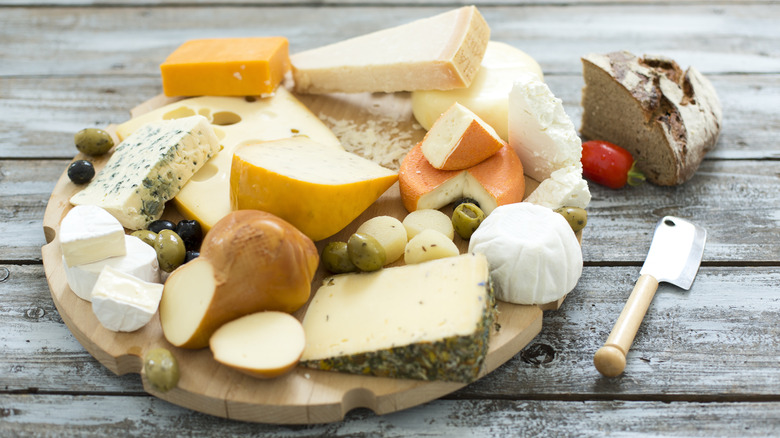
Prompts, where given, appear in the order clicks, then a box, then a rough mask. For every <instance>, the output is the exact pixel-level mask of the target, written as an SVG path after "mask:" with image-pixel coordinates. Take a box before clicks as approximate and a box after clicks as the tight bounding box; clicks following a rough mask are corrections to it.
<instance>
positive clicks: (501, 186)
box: [398, 144, 525, 214]
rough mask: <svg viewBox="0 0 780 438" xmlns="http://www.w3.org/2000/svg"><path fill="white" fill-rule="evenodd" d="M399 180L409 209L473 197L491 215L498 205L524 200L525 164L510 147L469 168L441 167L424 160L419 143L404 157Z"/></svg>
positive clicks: (413, 209) (439, 205) (505, 147)
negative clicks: (451, 168)
mask: <svg viewBox="0 0 780 438" xmlns="http://www.w3.org/2000/svg"><path fill="white" fill-rule="evenodd" d="M398 181H399V187H400V189H401V200H402V201H403V203H404V207H406V209H407V210H408V211H410V212H411V211H415V210H418V209H423V208H432V209H438V208H441V207H444V206H445V205H447V204H449V203H451V202H453V201H457V200H459V199H462V198H472V199H474V200H476V201H477V202H478V203H479V206H480V208H481V209H482V211H484V212H485V214H490V212H491V211H493V209H495V208H496V207H497V206H499V205H503V204H510V203H513V202H520V201H522V200H523V195H524V194H525V178H524V177H523V165H522V163H521V162H520V159H519V158H518V157H517V154H515V152H514V151H513V150H512V149H511V148H510V147H509V146H504V147H503V148H501V149H500V150H499V151H498V152H496V153H495V154H493V156H491V157H490V158H488V159H487V160H485V161H483V162H481V163H479V164H477V165H476V166H474V167H471V168H469V169H466V170H439V169H436V168H434V167H433V166H431V164H430V163H429V162H428V160H426V159H425V156H424V155H423V153H422V148H421V146H420V144H417V146H415V147H414V148H412V150H411V151H409V153H408V154H406V157H404V161H403V162H402V163H401V169H400V171H399V173H398Z"/></svg>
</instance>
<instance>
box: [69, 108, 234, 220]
mask: <svg viewBox="0 0 780 438" xmlns="http://www.w3.org/2000/svg"><path fill="white" fill-rule="evenodd" d="M218 151H219V140H218V139H217V136H216V134H215V133H214V129H213V128H212V127H211V125H210V124H209V122H208V120H207V119H206V118H205V117H203V116H200V115H197V116H191V117H185V118H182V119H175V120H168V121H163V122H156V123H150V124H148V125H144V126H143V127H142V128H140V129H138V130H137V131H135V132H134V133H133V134H132V135H131V136H129V137H128V138H126V139H125V140H124V141H123V142H122V143H120V144H119V146H117V148H116V151H114V154H113V155H112V156H111V158H110V159H109V160H108V163H106V166H105V167H104V168H103V169H102V170H101V171H100V173H98V174H97V176H96V177H95V179H94V180H92V182H90V183H89V185H88V186H87V187H86V188H85V189H84V190H82V191H80V192H78V193H76V194H75V195H73V196H72V197H71V198H70V202H71V204H74V205H97V206H99V207H102V208H104V209H105V210H106V211H108V212H109V213H111V214H112V215H113V216H114V217H116V218H117V219H118V220H119V222H120V223H121V224H122V225H123V226H124V227H125V228H129V229H131V230H138V229H142V228H145V227H146V225H148V224H149V223H150V222H152V221H154V220H156V219H159V218H160V216H161V215H162V213H163V209H164V208H165V203H166V202H167V201H169V200H171V199H173V197H174V196H175V195H176V194H177V193H179V190H181V188H182V187H183V186H184V184H186V183H187V181H189V179H190V178H191V177H192V175H193V174H194V173H195V172H197V171H198V169H200V168H201V167H202V166H203V165H204V164H205V163H206V161H208V160H209V159H210V158H211V157H213V156H214V155H216V153H217V152H218Z"/></svg>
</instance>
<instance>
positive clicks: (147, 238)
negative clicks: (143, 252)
mask: <svg viewBox="0 0 780 438" xmlns="http://www.w3.org/2000/svg"><path fill="white" fill-rule="evenodd" d="M130 235H131V236H135V237H137V238H139V239H141V240H143V241H144V243H145V244H147V245H149V246H151V247H152V248H154V242H155V241H156V240H157V233H155V232H154V231H149V230H137V231H133V232H132V233H130Z"/></svg>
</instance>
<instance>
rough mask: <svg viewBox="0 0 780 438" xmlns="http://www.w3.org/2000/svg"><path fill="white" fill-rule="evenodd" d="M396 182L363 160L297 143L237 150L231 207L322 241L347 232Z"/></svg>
mask: <svg viewBox="0 0 780 438" xmlns="http://www.w3.org/2000/svg"><path fill="white" fill-rule="evenodd" d="M397 180H398V175H397V174H396V173H395V172H393V171H391V170H388V169H385V168H384V167H382V166H380V165H378V164H376V163H374V162H372V161H369V160H366V159H365V158H361V157H360V156H358V155H355V154H352V153H349V152H345V151H339V150H334V149H333V148H332V147H330V146H324V145H321V144H319V143H317V142H315V141H313V140H311V139H308V138H306V137H294V138H290V139H284V140H275V141H269V142H262V143H256V144H251V145H246V146H243V147H241V148H238V149H236V151H235V154H234V155H233V167H232V170H231V172H230V201H231V205H232V206H233V209H234V210H244V209H256V210H263V211H267V212H269V213H273V214H275V215H277V216H279V217H281V218H282V219H284V220H286V221H288V222H290V223H291V224H293V225H295V226H296V227H297V228H298V229H299V230H301V231H302V232H303V233H304V234H306V235H307V236H309V237H310V238H311V239H312V240H315V241H317V240H322V239H324V238H326V237H330V236H332V235H333V234H336V233H337V232H338V231H340V230H341V229H342V228H344V227H345V226H347V225H348V224H349V223H350V222H352V221H353V220H354V219H355V218H356V217H358V216H359V215H360V213H362V212H363V211H364V210H365V209H366V208H368V207H369V206H370V205H371V204H373V203H374V201H376V200H377V199H378V198H379V197H380V196H382V194H383V193H384V192H385V191H386V190H387V189H388V188H390V186H392V185H393V184H394V183H395V182H396V181H397Z"/></svg>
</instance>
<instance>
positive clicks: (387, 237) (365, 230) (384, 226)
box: [355, 216, 409, 265]
mask: <svg viewBox="0 0 780 438" xmlns="http://www.w3.org/2000/svg"><path fill="white" fill-rule="evenodd" d="M355 232H356V233H360V234H368V235H369V236H371V237H373V238H374V239H376V240H377V242H379V244H380V245H381V246H382V248H384V250H385V265H389V264H390V263H393V262H395V261H396V260H398V259H399V258H401V256H402V255H404V247H405V246H406V242H407V241H408V240H409V239H408V237H407V235H406V228H405V227H404V224H403V223H402V222H401V221H399V220H398V219H396V218H394V217H392V216H375V217H372V218H371V219H369V220H367V221H365V222H363V223H362V224H361V225H360V226H359V227H358V229H357V230H356V231H355Z"/></svg>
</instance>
